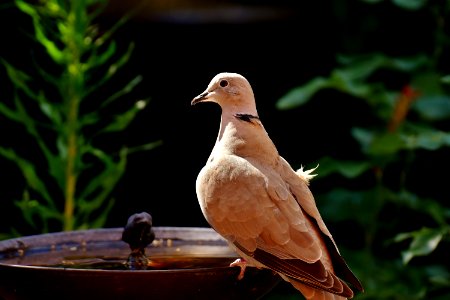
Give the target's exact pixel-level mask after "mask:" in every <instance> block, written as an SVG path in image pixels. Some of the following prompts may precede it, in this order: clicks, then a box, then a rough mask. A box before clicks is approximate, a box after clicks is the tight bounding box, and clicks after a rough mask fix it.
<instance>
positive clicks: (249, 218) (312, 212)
mask: <svg viewBox="0 0 450 300" xmlns="http://www.w3.org/2000/svg"><path fill="white" fill-rule="evenodd" d="M202 102H214V103H216V104H218V105H219V106H220V108H221V122H220V127H219V133H218V136H217V140H216V142H215V145H214V147H213V149H212V151H211V154H210V156H209V158H208V160H207V162H206V164H205V166H204V167H203V168H202V169H201V170H200V172H199V174H198V176H197V180H196V194H197V198H198V202H199V205H200V208H201V211H202V213H203V215H204V217H205V219H206V221H207V222H208V223H209V225H210V226H211V227H212V228H213V229H214V230H215V231H216V232H217V233H219V234H220V235H221V236H223V237H224V238H225V239H226V240H227V241H228V243H229V244H230V246H231V247H232V248H233V249H235V251H236V253H237V254H238V255H239V257H240V258H239V259H237V260H236V261H235V262H233V263H231V265H230V266H233V267H234V266H238V267H240V268H241V271H240V273H239V276H238V278H239V279H241V278H242V277H243V276H245V268H246V267H257V268H266V269H270V270H272V271H273V272H275V273H277V274H278V275H280V277H281V278H282V279H284V280H285V281H287V282H289V283H290V284H291V285H292V286H293V287H294V288H295V289H297V290H298V291H299V292H300V293H301V294H302V295H303V296H304V297H305V298H306V299H313V300H319V299H322V300H329V299H349V298H352V297H353V296H354V294H355V293H356V291H361V292H362V291H363V286H362V284H361V283H360V281H359V280H358V278H357V277H356V276H355V275H354V274H353V272H352V271H351V270H350V268H349V267H348V265H347V263H346V262H345V260H344V259H343V257H342V256H341V255H340V253H339V250H338V248H337V245H336V243H335V241H334V239H333V237H332V235H331V233H330V231H329V230H328V228H327V226H326V225H325V223H324V221H323V219H322V217H321V215H320V213H319V211H318V208H317V206H316V203H315V200H314V197H313V195H312V192H311V191H310V189H309V180H310V179H311V178H312V177H313V176H314V175H313V174H311V172H312V171H313V170H308V171H306V170H304V169H303V167H302V168H300V169H298V170H297V171H295V170H294V169H293V168H292V167H291V166H290V164H289V163H288V162H287V161H286V160H285V159H284V158H283V157H282V156H280V155H279V153H278V151H277V148H276V146H275V145H274V143H273V142H272V140H271V138H270V137H269V135H268V133H267V131H266V130H265V128H264V126H263V124H262V122H261V120H260V118H259V116H258V112H257V109H256V102H255V97H254V93H253V89H252V87H251V85H250V83H249V82H248V80H247V79H246V78H245V77H243V76H242V75H240V74H237V73H219V74H217V75H216V76H215V77H214V78H213V79H212V80H211V82H210V83H209V85H208V87H207V88H206V90H205V91H204V92H203V93H201V94H200V95H198V96H197V97H195V98H194V99H193V100H192V101H191V105H195V104H198V103H202Z"/></svg>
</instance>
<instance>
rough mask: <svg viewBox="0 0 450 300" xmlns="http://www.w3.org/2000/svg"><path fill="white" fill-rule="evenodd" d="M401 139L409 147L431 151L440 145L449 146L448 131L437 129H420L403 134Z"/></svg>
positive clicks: (449, 134) (449, 136)
mask: <svg viewBox="0 0 450 300" xmlns="http://www.w3.org/2000/svg"><path fill="white" fill-rule="evenodd" d="M403 140H404V141H405V145H406V147H407V148H409V149H425V150H430V151H433V150H437V149H439V148H441V147H449V146H450V133H449V132H443V131H437V130H429V131H421V132H418V133H415V134H409V135H404V136H403Z"/></svg>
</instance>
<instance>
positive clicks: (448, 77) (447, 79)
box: [441, 75, 450, 84]
mask: <svg viewBox="0 0 450 300" xmlns="http://www.w3.org/2000/svg"><path fill="white" fill-rule="evenodd" d="M441 82H442V83H445V84H449V83H450V75H445V76H443V77H441Z"/></svg>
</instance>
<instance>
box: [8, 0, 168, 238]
mask: <svg viewBox="0 0 450 300" xmlns="http://www.w3.org/2000/svg"><path fill="white" fill-rule="evenodd" d="M15 4H16V6H17V8H18V9H20V11H22V12H23V13H25V14H27V15H28V16H30V17H31V20H32V25H33V28H34V39H35V41H36V43H37V44H38V45H39V46H40V48H39V51H40V52H39V55H40V56H41V57H40V60H39V61H37V60H35V61H34V63H35V68H34V69H35V74H29V72H30V71H29V70H28V71H23V70H20V69H18V68H16V67H14V66H13V65H11V64H10V63H8V62H7V61H5V60H4V59H2V60H1V62H2V64H3V65H4V66H5V68H6V72H7V75H8V77H9V79H10V80H11V82H12V84H13V90H14V91H13V95H14V96H13V99H10V101H3V102H0V114H1V115H3V116H4V117H6V118H7V119H9V120H11V121H13V122H16V123H18V124H21V125H23V128H24V129H25V131H26V133H27V135H26V138H28V141H29V147H30V149H27V150H28V151H26V152H24V153H19V152H18V151H17V149H15V148H13V147H5V146H2V147H0V155H1V156H3V157H5V158H7V159H9V160H10V161H12V162H14V163H15V164H16V165H17V167H19V168H20V170H21V173H22V175H23V178H24V180H25V183H26V185H25V190H24V192H23V198H22V199H20V200H19V201H16V205H17V207H19V208H20V210H21V212H22V215H23V217H24V219H25V220H26V221H27V222H28V223H29V224H31V225H32V226H33V227H34V228H35V230H36V229H38V230H40V231H42V232H46V231H48V230H49V229H50V228H51V226H52V224H55V223H56V224H59V225H57V226H58V227H59V228H60V229H62V230H73V229H80V228H87V227H101V226H102V225H103V224H104V223H105V221H106V218H107V216H108V213H109V211H110V210H111V208H112V207H113V204H114V199H113V198H112V197H111V192H112V190H113V189H114V187H115V184H116V183H117V182H118V181H119V179H120V178H121V176H122V175H123V173H124V171H125V167H126V162H127V155H128V154H129V153H130V152H132V151H135V150H149V149H152V148H153V147H155V146H156V145H157V144H159V142H152V143H148V144H146V145H142V146H139V147H136V148H134V149H129V148H127V147H126V146H123V145H122V146H120V149H118V150H117V151H116V152H117V153H114V152H112V153H108V152H107V150H105V149H104V148H106V147H104V146H101V143H100V142H96V140H97V139H98V138H99V137H100V136H104V135H105V134H109V133H117V132H120V131H123V130H124V129H126V128H127V126H128V125H129V124H130V122H131V121H132V120H133V119H134V118H135V117H136V115H137V114H138V112H140V111H142V109H143V108H144V107H145V106H146V104H147V101H148V100H139V101H137V102H135V103H134V102H133V103H131V104H130V103H128V102H125V101H123V102H120V101H119V100H120V99H123V98H124V97H122V96H124V95H126V94H128V93H130V92H131V91H133V90H134V88H135V87H136V85H138V84H139V82H141V80H142V77H141V76H140V75H138V76H135V77H134V78H132V79H131V80H130V81H129V82H128V83H126V84H124V86H123V87H122V88H120V89H117V90H115V91H114V89H113V88H112V86H113V84H111V81H112V79H114V77H115V76H114V75H116V74H117V73H118V71H119V70H120V69H121V68H122V67H124V66H125V65H126V64H127V62H128V61H129V59H130V57H131V54H132V51H133V48H134V44H133V43H130V44H129V46H128V48H127V49H124V50H120V52H122V53H121V54H120V53H119V49H118V48H119V45H118V44H117V43H116V42H115V41H114V40H113V38H112V37H113V34H114V33H115V31H116V30H117V29H118V28H119V27H120V26H121V25H122V24H123V23H124V22H125V21H126V19H127V17H128V16H126V17H124V18H123V19H121V20H119V21H118V22H117V23H116V24H114V25H113V26H112V27H111V28H109V29H108V30H106V31H102V29H101V28H100V27H99V26H98V24H96V18H97V17H98V16H99V15H100V13H101V12H102V11H103V10H104V8H105V7H106V4H107V1H105V0H77V1H67V0H41V1H38V2H27V1H25V0H15ZM119 82H120V81H119ZM107 83H109V86H108V85H107ZM114 84H117V82H115V83H114ZM111 91H113V92H111ZM105 95H106V96H105ZM99 145H100V146H99ZM27 147H28V146H27ZM32 147H35V148H32ZM109 151H110V152H111V150H109ZM36 153H38V154H36ZM42 158H43V159H44V160H43V161H42ZM56 228H57V227H56Z"/></svg>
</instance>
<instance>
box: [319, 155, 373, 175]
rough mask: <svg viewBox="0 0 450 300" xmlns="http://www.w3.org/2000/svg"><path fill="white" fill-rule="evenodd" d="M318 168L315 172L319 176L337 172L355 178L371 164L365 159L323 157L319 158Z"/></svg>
mask: <svg viewBox="0 0 450 300" xmlns="http://www.w3.org/2000/svg"><path fill="white" fill-rule="evenodd" d="M319 166H320V169H319V170H318V172H317V175H318V176H319V177H325V176H328V175H330V174H332V173H338V174H340V175H343V176H344V177H346V178H355V177H358V176H360V175H361V174H363V173H364V172H366V171H367V170H370V169H371V167H372V166H371V164H370V163H369V162H367V161H344V160H336V159H333V158H331V157H324V158H322V159H320V160H319Z"/></svg>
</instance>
